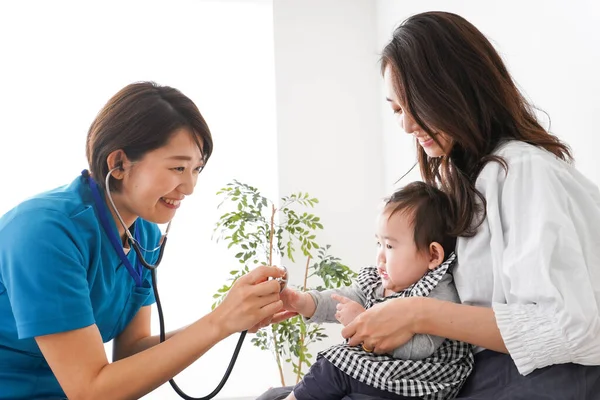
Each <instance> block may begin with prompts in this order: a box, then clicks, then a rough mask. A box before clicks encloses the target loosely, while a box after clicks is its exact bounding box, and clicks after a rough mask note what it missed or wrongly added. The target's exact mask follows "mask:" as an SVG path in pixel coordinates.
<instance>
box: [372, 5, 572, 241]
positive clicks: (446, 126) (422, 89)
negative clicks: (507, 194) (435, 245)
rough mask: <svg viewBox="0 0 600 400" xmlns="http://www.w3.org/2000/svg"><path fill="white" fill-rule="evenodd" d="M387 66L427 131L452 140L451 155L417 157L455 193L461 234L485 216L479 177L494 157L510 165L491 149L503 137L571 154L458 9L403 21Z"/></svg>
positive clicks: (434, 179)
mask: <svg viewBox="0 0 600 400" xmlns="http://www.w3.org/2000/svg"><path fill="white" fill-rule="evenodd" d="M381 67H382V72H383V71H385V69H386V68H388V67H389V68H390V72H391V74H392V77H393V82H394V85H395V90H396V92H397V94H398V98H399V99H400V101H401V102H402V103H403V104H401V106H402V107H403V108H404V110H405V112H407V113H408V114H409V115H410V116H412V117H413V118H414V120H415V122H416V123H417V124H418V125H419V126H420V127H421V129H423V130H424V131H425V132H427V133H428V134H429V135H430V136H431V137H432V138H433V139H434V140H436V142H437V139H436V138H435V136H436V133H437V132H443V133H444V134H446V135H447V136H448V137H449V138H451V140H452V144H453V145H452V149H451V150H450V152H449V154H447V155H446V156H443V157H439V158H430V157H428V156H427V154H426V153H425V151H424V150H423V149H422V148H421V146H417V149H418V150H417V159H418V162H419V166H420V168H421V174H422V177H423V179H424V180H425V182H427V183H430V184H435V185H438V186H439V187H440V188H441V189H443V190H444V191H446V192H447V193H448V194H450V195H451V196H452V197H454V198H455V200H456V202H457V204H458V207H459V210H457V211H458V214H459V221H460V222H459V224H458V226H457V232H455V234H457V235H462V236H472V235H473V234H474V233H475V231H476V229H477V227H478V226H479V225H480V224H481V222H482V221H483V219H484V218H485V199H484V198H483V196H482V195H481V193H479V192H478V191H477V189H476V188H475V180H476V178H477V176H478V175H479V173H480V172H481V170H482V168H483V167H484V165H485V164H486V163H488V162H490V161H497V162H500V163H501V164H502V165H503V166H505V167H506V163H505V162H504V160H502V159H501V158H500V157H498V156H494V155H493V154H492V153H493V151H494V150H495V149H496V147H497V146H498V145H499V143H500V142H501V141H503V140H507V139H516V140H521V141H523V142H526V143H530V144H532V145H535V146H539V147H541V148H544V149H546V150H548V151H550V152H552V153H554V154H555V155H556V156H557V157H559V158H561V159H563V160H565V161H571V159H572V156H571V153H570V150H569V148H568V147H567V145H566V144H564V143H562V142H561V141H560V140H559V139H558V138H557V137H556V136H554V135H551V134H550V133H548V132H547V131H546V130H545V129H544V128H543V127H542V126H541V125H540V124H539V122H538V121H537V118H536V116H535V113H534V110H533V107H532V106H531V105H530V104H529V103H528V102H527V100H526V99H525V98H524V96H523V95H522V94H521V92H520V91H519V89H518V88H517V87H516V85H515V83H514V82H513V80H512V78H511V76H510V74H509V73H508V70H507V69H506V66H505V65H504V63H503V62H502V59H501V58H500V56H499V55H498V53H497V52H496V50H495V49H494V47H493V46H492V44H491V43H490V42H489V41H488V40H487V39H486V37H485V36H484V35H483V34H482V33H481V32H480V31H479V30H478V29H477V28H476V27H475V26H473V25H472V24H471V23H469V22H468V21H466V20H465V19H464V18H462V17H460V16H458V15H456V14H451V13H446V12H427V13H422V14H417V15H415V16H412V17H410V18H408V19H407V20H405V21H404V22H403V23H402V24H401V25H400V26H399V27H398V28H396V30H395V31H394V34H393V38H392V40H391V41H390V43H389V44H388V45H387V46H386V47H385V48H384V50H383V54H382V59H381ZM477 199H479V200H481V202H480V203H479V202H478V201H477ZM481 211H483V213H481Z"/></svg>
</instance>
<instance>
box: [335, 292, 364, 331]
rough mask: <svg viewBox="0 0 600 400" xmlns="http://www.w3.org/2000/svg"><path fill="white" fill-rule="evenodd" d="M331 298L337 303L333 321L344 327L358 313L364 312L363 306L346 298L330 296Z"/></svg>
mask: <svg viewBox="0 0 600 400" xmlns="http://www.w3.org/2000/svg"><path fill="white" fill-rule="evenodd" d="M331 298H332V299H334V300H336V301H338V302H339V303H338V305H337V306H336V309H337V312H336V313H335V319H337V320H338V321H339V322H340V324H342V325H344V326H346V325H348V324H349V323H350V322H352V321H353V320H354V318H356V317H357V316H358V315H359V314H360V313H362V312H364V311H365V308H364V307H363V306H361V305H360V304H358V303H357V302H355V301H354V300H350V299H349V298H347V297H344V296H340V295H337V294H332V295H331Z"/></svg>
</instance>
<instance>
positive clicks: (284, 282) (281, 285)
mask: <svg viewBox="0 0 600 400" xmlns="http://www.w3.org/2000/svg"><path fill="white" fill-rule="evenodd" d="M281 268H282V269H283V271H284V275H283V276H282V277H281V278H275V280H276V281H277V282H279V293H281V292H283V289H285V288H286V287H287V284H288V270H287V268H286V267H285V266H282V267H281Z"/></svg>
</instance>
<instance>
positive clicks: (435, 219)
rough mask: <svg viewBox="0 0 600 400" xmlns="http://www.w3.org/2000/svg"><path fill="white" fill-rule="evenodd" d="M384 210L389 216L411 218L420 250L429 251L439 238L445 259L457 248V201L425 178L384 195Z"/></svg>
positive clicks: (415, 239) (438, 241)
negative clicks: (426, 181)
mask: <svg viewBox="0 0 600 400" xmlns="http://www.w3.org/2000/svg"><path fill="white" fill-rule="evenodd" d="M384 212H386V213H389V214H388V218H391V217H392V216H393V215H394V214H396V213H402V214H403V215H405V216H408V217H409V218H410V224H411V227H412V228H413V231H414V242H415V245H416V246H417V250H419V251H426V250H427V249H428V248H429V245H430V244H431V243H433V242H437V243H439V244H440V245H441V246H442V248H443V249H444V259H446V258H448V256H449V255H450V254H451V253H452V252H453V251H454V249H455V247H456V235H455V234H453V232H454V231H455V229H456V228H455V226H456V223H457V212H456V205H455V203H454V202H453V201H452V199H451V198H450V196H448V195H447V194H446V193H444V192H442V191H441V190H439V189H437V188H436V187H434V186H432V185H429V184H427V183H424V182H412V183H409V184H408V185H406V186H404V187H402V188H401V189H399V190H396V191H395V192H394V193H393V194H392V195H391V196H390V197H388V198H386V199H385V208H384Z"/></svg>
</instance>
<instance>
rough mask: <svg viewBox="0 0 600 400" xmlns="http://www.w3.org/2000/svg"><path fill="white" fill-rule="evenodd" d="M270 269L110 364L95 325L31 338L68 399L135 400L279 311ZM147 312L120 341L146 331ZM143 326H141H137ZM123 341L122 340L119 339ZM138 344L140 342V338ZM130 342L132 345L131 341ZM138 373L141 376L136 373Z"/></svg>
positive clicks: (259, 271)
mask: <svg viewBox="0 0 600 400" xmlns="http://www.w3.org/2000/svg"><path fill="white" fill-rule="evenodd" d="M269 276H271V277H279V276H280V271H279V270H278V269H276V268H274V267H258V268H257V269H255V270H253V271H251V272H250V273H249V274H247V275H245V276H244V277H242V278H240V279H239V280H238V282H236V284H235V285H234V287H233V288H232V289H231V291H230V293H229V294H228V295H227V297H226V299H225V300H224V301H223V303H221V304H220V305H219V306H218V307H217V308H216V309H215V310H214V311H213V312H211V313H210V314H208V315H206V316H205V317H203V318H201V319H200V320H198V321H196V322H195V323H193V324H191V325H189V326H188V327H186V328H184V329H182V330H180V331H178V332H177V334H175V335H173V336H172V337H171V338H170V339H169V340H167V341H165V342H164V343H161V344H156V345H154V346H152V347H150V348H148V349H147V350H144V351H140V352H138V353H136V354H134V355H131V356H129V357H126V358H123V359H120V360H118V361H116V362H113V363H109V362H108V360H107V358H106V353H105V351H104V346H103V343H102V338H101V336H100V332H99V330H98V328H97V327H96V325H91V326H88V327H85V328H81V329H76V330H72V331H67V332H62V333H55V334H50V335H45V336H38V337H36V341H37V343H38V345H39V347H40V350H41V351H42V353H43V355H44V357H45V358H46V360H47V362H48V364H49V365H50V368H51V369H52V371H53V373H54V374H55V376H56V378H57V379H58V382H59V383H60V385H61V387H62V388H63V390H64V391H65V394H66V395H67V396H68V398H69V399H71V400H77V399H132V398H139V397H141V396H143V395H145V394H147V393H149V392H151V391H152V390H154V389H156V388H157V387H158V386H160V385H162V384H163V383H165V382H166V381H168V380H169V379H171V378H172V377H173V376H175V375H177V374H178V373H179V372H181V371H182V370H183V369H185V368H186V367H188V366H189V365H190V364H192V363H193V362H194V361H196V360H197V359H198V358H199V357H201V356H202V355H203V354H204V353H205V352H206V351H208V350H209V349H210V348H211V347H212V346H214V345H215V344H216V343H218V342H219V341H221V340H222V339H224V338H226V337H227V336H229V335H231V334H232V333H235V332H239V331H242V330H245V329H248V328H250V327H252V326H254V325H255V324H257V323H258V322H259V321H261V320H263V319H265V318H267V317H268V316H270V315H273V314H274V313H275V312H277V311H278V310H279V309H280V308H281V302H280V301H279V283H278V282H276V281H268V282H262V283H258V282H261V281H262V280H264V279H265V278H266V277H269ZM145 309H146V310H144V311H141V312H140V313H138V316H136V317H135V320H137V322H135V323H134V325H133V327H135V329H134V330H132V331H130V332H128V333H126V337H124V338H125V339H128V340H133V339H134V338H135V336H136V335H140V336H143V334H145V333H147V331H145V329H148V328H144V327H143V326H142V325H145V326H147V325H146V321H143V320H144V319H147V318H149V313H148V311H147V309H148V307H145ZM140 322H142V323H140ZM122 339H123V338H122ZM141 340H143V339H141ZM133 342H136V341H135V340H133ZM140 371H143V373H140Z"/></svg>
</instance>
